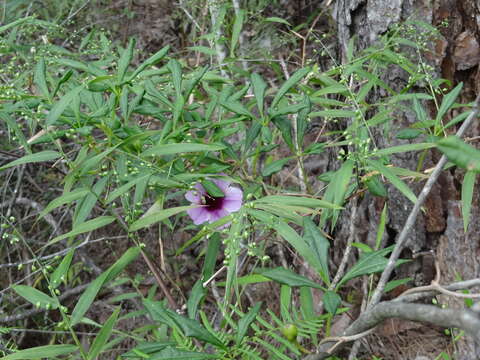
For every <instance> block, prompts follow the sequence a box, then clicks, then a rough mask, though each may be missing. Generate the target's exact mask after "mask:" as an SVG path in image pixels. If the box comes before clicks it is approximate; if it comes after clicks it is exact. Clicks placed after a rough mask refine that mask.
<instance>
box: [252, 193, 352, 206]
mask: <svg viewBox="0 0 480 360" xmlns="http://www.w3.org/2000/svg"><path fill="white" fill-rule="evenodd" d="M255 202H257V203H266V204H280V205H291V206H305V207H308V208H312V209H316V208H326V209H338V210H339V209H343V208H342V207H341V206H338V205H334V204H332V203H329V202H328V201H324V200H320V199H314V198H307V197H302V196H287V195H269V196H264V197H263V198H260V199H258V200H256V201H255Z"/></svg>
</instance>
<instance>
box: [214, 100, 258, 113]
mask: <svg viewBox="0 0 480 360" xmlns="http://www.w3.org/2000/svg"><path fill="white" fill-rule="evenodd" d="M220 105H222V106H223V107H224V108H225V109H227V110H229V111H231V112H233V113H235V114H238V115H244V116H247V117H249V118H254V116H253V114H252V113H251V112H250V111H248V109H247V108H246V107H245V106H243V105H242V104H241V103H240V102H238V101H230V100H229V99H227V100H225V101H221V102H220Z"/></svg>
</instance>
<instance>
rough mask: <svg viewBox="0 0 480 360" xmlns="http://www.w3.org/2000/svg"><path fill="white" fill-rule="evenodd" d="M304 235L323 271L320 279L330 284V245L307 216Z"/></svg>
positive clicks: (304, 221) (304, 222)
mask: <svg viewBox="0 0 480 360" xmlns="http://www.w3.org/2000/svg"><path fill="white" fill-rule="evenodd" d="M303 228H304V235H303V238H304V239H305V242H306V243H307V244H308V246H309V247H310V248H311V249H312V251H313V253H314V254H315V256H316V257H317V259H318V262H319V263H320V266H321V269H322V271H321V272H320V277H321V278H322V280H323V281H324V282H325V284H329V283H330V275H329V271H328V248H329V247H330V243H329V242H328V240H327V239H326V238H325V236H323V234H322V233H321V232H320V230H319V229H318V227H317V225H316V224H315V223H314V222H313V221H312V219H311V218H310V217H308V216H306V217H305V218H304V220H303Z"/></svg>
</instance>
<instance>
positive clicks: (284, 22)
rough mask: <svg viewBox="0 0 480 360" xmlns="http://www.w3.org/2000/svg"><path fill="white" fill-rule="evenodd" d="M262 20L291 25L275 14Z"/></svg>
mask: <svg viewBox="0 0 480 360" xmlns="http://www.w3.org/2000/svg"><path fill="white" fill-rule="evenodd" d="M263 21H265V22H274V23H279V24H284V25H287V26H292V25H290V23H289V22H288V21H287V20H285V19H282V18H279V17H276V16H272V17H268V18H266V19H263Z"/></svg>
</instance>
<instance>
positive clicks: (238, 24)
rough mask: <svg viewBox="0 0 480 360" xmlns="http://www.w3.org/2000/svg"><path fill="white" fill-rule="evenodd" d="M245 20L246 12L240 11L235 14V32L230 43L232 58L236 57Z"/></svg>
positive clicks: (233, 31)
mask: <svg viewBox="0 0 480 360" xmlns="http://www.w3.org/2000/svg"><path fill="white" fill-rule="evenodd" d="M244 18H245V10H243V9H240V10H239V11H238V12H237V13H236V14H235V21H234V23H233V30H232V40H231V42H230V57H231V58H234V57H235V48H236V46H237V44H238V39H239V38H240V33H241V31H242V26H243V20H244Z"/></svg>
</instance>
